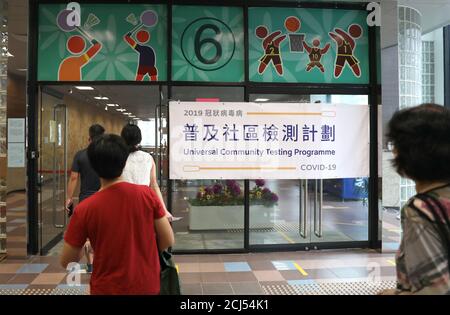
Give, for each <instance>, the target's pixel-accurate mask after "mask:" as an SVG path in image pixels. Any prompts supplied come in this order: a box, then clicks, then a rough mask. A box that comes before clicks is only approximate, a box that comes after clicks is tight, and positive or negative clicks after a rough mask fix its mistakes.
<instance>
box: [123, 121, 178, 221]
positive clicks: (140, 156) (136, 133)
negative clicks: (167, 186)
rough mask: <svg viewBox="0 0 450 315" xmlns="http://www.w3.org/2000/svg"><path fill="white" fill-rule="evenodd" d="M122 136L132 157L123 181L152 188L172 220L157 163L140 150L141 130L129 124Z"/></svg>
mask: <svg viewBox="0 0 450 315" xmlns="http://www.w3.org/2000/svg"><path fill="white" fill-rule="evenodd" d="M121 136H122V138H123V139H124V140H125V142H126V144H127V145H128V147H129V149H130V155H129V156H128V159H127V164H126V165H125V168H124V170H123V173H122V178H123V180H124V181H127V182H129V183H133V184H136V185H147V186H150V188H152V189H153V190H154V191H155V193H156V194H157V195H158V197H159V199H160V200H161V203H162V204H163V206H164V210H166V215H167V217H168V218H169V220H171V219H172V215H171V214H170V212H169V211H167V208H166V205H165V204H164V200H163V197H162V194H161V190H160V189H159V186H158V181H157V179H156V167H155V161H154V160H153V157H152V156H151V155H150V154H149V153H147V152H144V151H140V150H139V144H140V143H141V141H142V134H141V129H139V127H138V126H136V125H132V124H127V125H126V126H125V127H123V129H122V133H121Z"/></svg>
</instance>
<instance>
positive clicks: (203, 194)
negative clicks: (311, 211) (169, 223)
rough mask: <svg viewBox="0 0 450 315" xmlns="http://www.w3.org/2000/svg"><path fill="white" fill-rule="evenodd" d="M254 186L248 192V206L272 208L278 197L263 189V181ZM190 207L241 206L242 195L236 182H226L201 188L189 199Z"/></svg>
mask: <svg viewBox="0 0 450 315" xmlns="http://www.w3.org/2000/svg"><path fill="white" fill-rule="evenodd" d="M255 182H256V186H255V187H254V188H253V189H252V190H250V192H249V197H250V204H251V205H264V206H265V207H272V206H274V205H275V204H277V202H278V196H277V195H276V194H275V193H273V192H271V191H270V189H268V188H265V187H264V185H265V182H264V180H256V181H255ZM189 203H190V204H191V205H192V206H243V205H244V194H243V192H242V189H241V187H240V185H239V183H238V182H237V181H234V180H227V181H225V185H223V184H221V183H216V184H214V185H212V186H208V187H201V188H200V189H199V191H198V192H197V195H196V197H195V198H191V199H189Z"/></svg>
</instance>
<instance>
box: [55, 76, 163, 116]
mask: <svg viewBox="0 0 450 315" xmlns="http://www.w3.org/2000/svg"><path fill="white" fill-rule="evenodd" d="M48 87H49V88H51V89H53V90H55V91H58V92H59V93H61V94H64V95H65V96H70V97H73V98H75V99H78V100H80V101H82V102H85V103H88V104H91V105H93V106H97V107H100V108H105V107H107V108H108V112H113V113H115V114H117V115H122V116H124V115H123V114H121V113H119V112H118V111H116V110H115V109H116V108H117V109H119V108H122V109H126V112H129V113H131V114H133V115H135V116H136V118H140V119H142V120H148V119H150V118H154V117H155V110H156V105H158V104H159V87H157V86H142V85H141V86H137V85H121V86H120V85H96V86H94V87H93V88H94V90H92V91H82V90H78V89H77V88H76V87H75V86H72V85H53V86H48ZM96 96H102V97H107V98H108V100H96V99H94V97H96ZM111 103H112V104H118V105H119V106H118V107H108V106H107V105H106V104H111Z"/></svg>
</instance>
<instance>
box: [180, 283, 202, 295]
mask: <svg viewBox="0 0 450 315" xmlns="http://www.w3.org/2000/svg"><path fill="white" fill-rule="evenodd" d="M181 294H183V295H202V294H203V289H202V285H201V284H200V283H188V284H183V285H182V286H181Z"/></svg>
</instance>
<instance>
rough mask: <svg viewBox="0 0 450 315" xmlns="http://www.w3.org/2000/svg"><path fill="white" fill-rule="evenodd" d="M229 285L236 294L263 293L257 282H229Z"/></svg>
mask: <svg viewBox="0 0 450 315" xmlns="http://www.w3.org/2000/svg"><path fill="white" fill-rule="evenodd" d="M231 287H232V288H233V291H234V293H235V294H237V295H261V294H264V291H263V290H262V288H261V286H260V285H259V283H258V282H234V283H233V282H231Z"/></svg>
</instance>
